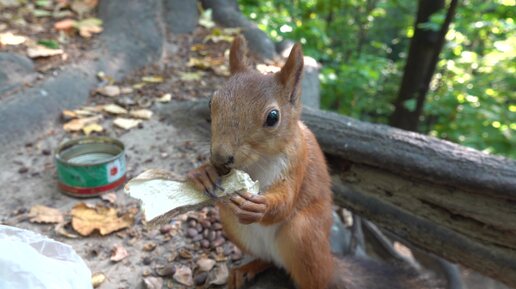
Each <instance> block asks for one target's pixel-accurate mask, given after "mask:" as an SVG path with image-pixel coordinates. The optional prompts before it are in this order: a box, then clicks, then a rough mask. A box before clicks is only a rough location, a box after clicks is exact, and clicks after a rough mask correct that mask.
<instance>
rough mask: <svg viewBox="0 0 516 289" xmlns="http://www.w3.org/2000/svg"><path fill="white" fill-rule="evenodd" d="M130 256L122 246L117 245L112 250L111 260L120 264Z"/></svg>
mask: <svg viewBox="0 0 516 289" xmlns="http://www.w3.org/2000/svg"><path fill="white" fill-rule="evenodd" d="M127 256H129V253H127V250H126V249H125V248H124V246H122V245H121V244H115V246H113V249H111V258H109V259H110V260H111V261H113V262H119V261H121V260H122V259H124V258H125V257H127Z"/></svg>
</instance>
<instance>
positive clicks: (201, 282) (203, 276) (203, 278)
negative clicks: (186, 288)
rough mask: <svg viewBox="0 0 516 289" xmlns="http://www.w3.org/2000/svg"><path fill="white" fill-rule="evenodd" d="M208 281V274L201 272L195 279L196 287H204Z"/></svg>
mask: <svg viewBox="0 0 516 289" xmlns="http://www.w3.org/2000/svg"><path fill="white" fill-rule="evenodd" d="M206 279H208V272H200V273H198V274H197V275H195V277H194V283H195V285H196V286H202V285H204V283H206Z"/></svg>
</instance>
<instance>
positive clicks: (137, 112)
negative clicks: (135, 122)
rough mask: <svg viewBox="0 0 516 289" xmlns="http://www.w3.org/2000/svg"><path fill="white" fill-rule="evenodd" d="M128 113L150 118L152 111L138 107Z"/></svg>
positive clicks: (136, 116)
mask: <svg viewBox="0 0 516 289" xmlns="http://www.w3.org/2000/svg"><path fill="white" fill-rule="evenodd" d="M129 115H130V116H132V117H134V118H140V119H150V118H151V117H152V111H150V110H148V109H138V110H133V111H131V112H130V113H129Z"/></svg>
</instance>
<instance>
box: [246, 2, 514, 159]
mask: <svg viewBox="0 0 516 289" xmlns="http://www.w3.org/2000/svg"><path fill="white" fill-rule="evenodd" d="M437 2H439V1H437ZM442 2H443V1H441V3H442ZM453 2H456V1H451V0H446V1H444V4H445V5H444V7H449V8H451V7H452V5H451V4H452V3H453ZM239 4H240V8H241V9H242V11H243V12H244V13H245V14H246V15H247V16H248V17H250V18H251V19H252V20H253V21H254V22H256V23H258V25H259V27H260V28H261V29H262V30H264V31H266V32H267V33H268V35H269V36H270V37H271V38H272V39H274V40H275V41H281V40H282V39H294V40H297V41H300V42H301V43H303V47H304V51H305V53H306V54H307V55H310V56H312V57H314V58H316V59H317V60H318V61H320V62H321V63H322V64H323V68H322V70H321V74H320V79H321V83H322V106H323V107H324V108H326V109H330V110H334V111H338V112H340V113H342V114H346V115H349V116H352V117H355V118H358V119H361V120H365V121H370V122H377V123H388V122H389V120H390V119H391V118H392V114H393V112H394V111H395V108H396V106H395V103H396V99H397V96H398V95H399V92H400V88H401V84H402V77H403V72H404V68H405V67H406V64H407V59H408V58H409V57H408V54H409V53H408V52H409V44H410V42H411V39H412V38H413V37H414V36H415V32H416V31H415V29H414V22H415V19H416V15H417V8H418V7H417V4H418V2H416V1H410V0H375V1H371V0H370V1H367V0H264V1H257V0H240V1H239ZM514 4H515V3H514V1H513V0H494V1H482V0H464V1H462V2H461V5H460V6H459V7H457V8H456V15H455V18H454V20H453V22H452V23H450V25H449V29H448V32H447V33H445V38H444V39H443V40H445V42H443V44H442V50H441V53H440V57H439V58H434V61H435V62H436V65H435V69H434V70H432V71H430V73H428V74H427V75H426V79H427V80H428V81H426V82H428V83H429V85H428V92H427V93H426V98H425V101H424V102H423V101H420V104H419V106H420V108H419V109H420V112H419V117H418V119H419V127H418V129H419V131H420V132H422V133H427V134H430V135H433V136H437V137H440V138H443V139H447V140H450V141H453V142H457V143H460V144H464V145H467V146H471V147H474V148H477V149H480V150H483V151H486V152H490V153H497V154H503V155H506V156H510V157H516V79H515V78H514V74H515V73H516V66H515V65H514V59H515V58H516V35H515V31H516V27H515V26H516V25H515V23H514V20H513V19H515V18H516V15H515V14H516V13H515V10H514V8H513V6H514ZM448 11H449V9H442V10H439V11H438V12H437V13H434V14H432V15H431V16H430V17H429V21H427V22H425V23H422V24H421V25H418V27H419V26H420V27H423V28H425V27H426V28H427V29H426V30H427V31H432V29H433V30H435V31H439V30H440V29H442V28H444V25H443V23H444V22H445V21H444V20H445V19H446V15H447V12H448ZM449 15H453V14H452V13H451V14H449ZM434 55H435V54H434ZM430 79H431V80H430ZM404 104H405V106H404V107H406V106H407V103H406V102H405V103H404ZM408 106H409V107H411V106H412V107H414V108H415V107H416V106H417V102H413V103H411V102H409V103H408Z"/></svg>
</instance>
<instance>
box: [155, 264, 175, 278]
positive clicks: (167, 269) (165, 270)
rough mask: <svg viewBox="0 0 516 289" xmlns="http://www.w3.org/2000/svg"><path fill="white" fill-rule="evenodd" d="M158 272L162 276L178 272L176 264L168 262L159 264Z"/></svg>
mask: <svg viewBox="0 0 516 289" xmlns="http://www.w3.org/2000/svg"><path fill="white" fill-rule="evenodd" d="M155 270H156V274H158V276H161V277H165V276H170V275H174V273H176V266H175V265H174V264H167V265H164V266H163V265H162V266H159V267H156V269H155Z"/></svg>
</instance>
